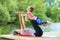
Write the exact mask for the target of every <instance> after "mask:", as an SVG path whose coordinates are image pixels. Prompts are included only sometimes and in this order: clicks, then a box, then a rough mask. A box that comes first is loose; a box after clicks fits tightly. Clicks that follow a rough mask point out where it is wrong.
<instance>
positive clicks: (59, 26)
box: [50, 23, 60, 32]
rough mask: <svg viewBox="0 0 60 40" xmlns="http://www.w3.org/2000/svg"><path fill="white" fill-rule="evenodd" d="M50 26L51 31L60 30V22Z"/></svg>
mask: <svg viewBox="0 0 60 40" xmlns="http://www.w3.org/2000/svg"><path fill="white" fill-rule="evenodd" d="M50 28H51V31H55V32H60V23H52V24H51V25H50Z"/></svg>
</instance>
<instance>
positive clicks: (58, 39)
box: [0, 33, 60, 40]
mask: <svg viewBox="0 0 60 40" xmlns="http://www.w3.org/2000/svg"><path fill="white" fill-rule="evenodd" d="M59 34H60V33H59ZM43 35H45V36H44V37H43V36H42V37H27V36H14V35H0V38H8V39H13V40H60V36H58V33H46V34H45V33H44V34H43ZM47 35H49V36H50V37H49V36H47Z"/></svg>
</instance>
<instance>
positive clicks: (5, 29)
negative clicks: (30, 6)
mask: <svg viewBox="0 0 60 40" xmlns="http://www.w3.org/2000/svg"><path fill="white" fill-rule="evenodd" d="M19 28H20V27H19V25H16V24H9V25H2V26H0V35H1V34H10V33H12V32H13V30H15V29H19Z"/></svg>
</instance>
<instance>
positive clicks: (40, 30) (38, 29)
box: [30, 20, 43, 36]
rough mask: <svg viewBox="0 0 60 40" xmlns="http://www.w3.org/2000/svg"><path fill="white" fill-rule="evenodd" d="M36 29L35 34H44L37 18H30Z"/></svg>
mask: <svg viewBox="0 0 60 40" xmlns="http://www.w3.org/2000/svg"><path fill="white" fill-rule="evenodd" d="M30 22H31V24H32V26H33V28H34V30H35V33H34V35H35V36H42V35H43V31H42V29H41V28H40V27H39V25H38V24H37V22H36V21H35V20H30Z"/></svg>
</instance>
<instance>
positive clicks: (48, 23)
mask: <svg viewBox="0 0 60 40" xmlns="http://www.w3.org/2000/svg"><path fill="white" fill-rule="evenodd" d="M50 23H51V22H49V21H47V24H43V26H48V25H50Z"/></svg>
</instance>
